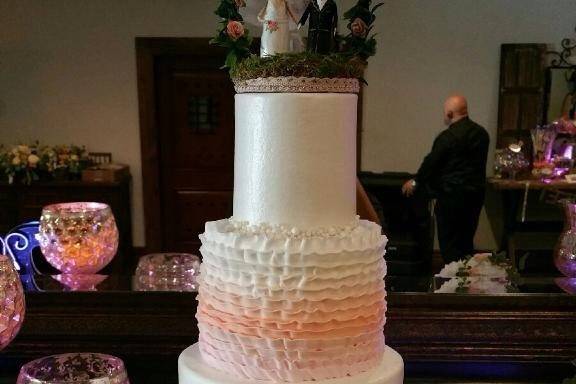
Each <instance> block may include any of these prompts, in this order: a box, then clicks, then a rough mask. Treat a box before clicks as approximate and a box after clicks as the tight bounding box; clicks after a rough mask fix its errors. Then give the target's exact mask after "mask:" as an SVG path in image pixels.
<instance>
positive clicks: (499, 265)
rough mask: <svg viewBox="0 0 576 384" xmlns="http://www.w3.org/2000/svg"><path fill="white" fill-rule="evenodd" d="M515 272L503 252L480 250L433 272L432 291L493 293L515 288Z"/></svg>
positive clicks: (505, 291) (514, 290)
mask: <svg viewBox="0 0 576 384" xmlns="http://www.w3.org/2000/svg"><path fill="white" fill-rule="evenodd" d="M516 279H517V272H516V270H515V269H514V268H513V267H512V266H511V265H510V263H509V262H508V260H507V259H506V257H505V256H504V255H496V254H491V253H481V254H477V255H474V256H472V257H469V258H467V259H464V260H459V261H455V262H452V263H449V264H446V265H445V266H444V268H442V270H441V271H440V272H439V273H438V274H436V275H435V282H439V281H440V282H442V284H441V286H440V288H437V289H435V290H434V292H435V293H479V294H485V293H488V294H497V293H511V292H517V291H518V289H517V287H516Z"/></svg>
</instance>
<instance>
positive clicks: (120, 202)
mask: <svg viewBox="0 0 576 384" xmlns="http://www.w3.org/2000/svg"><path fill="white" fill-rule="evenodd" d="M130 186H131V182H130V178H126V179H124V180H122V181H119V182H114V183H85V182H81V181H53V182H39V183H34V184H32V185H9V184H7V183H5V182H2V183H0V233H6V232H8V231H9V230H10V229H12V228H13V227H15V226H16V225H18V224H21V223H24V222H27V221H32V220H38V219H39V218H40V214H41V212H42V207H44V206H45V205H48V204H54V203H62V202H72V201H96V202H102V203H106V204H108V205H109V206H110V207H111V208H112V212H113V213H114V217H115V218H116V225H117V226H118V231H119V233H120V246H119V252H118V255H117V257H116V258H114V260H113V261H112V263H111V264H110V265H109V266H107V267H106V269H105V270H104V272H105V273H125V272H126V273H127V272H129V271H130V270H131V268H133V266H134V264H135V260H131V259H130V256H131V255H132V254H133V252H132V218H131V208H130Z"/></svg>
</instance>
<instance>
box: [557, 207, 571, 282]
mask: <svg viewBox="0 0 576 384" xmlns="http://www.w3.org/2000/svg"><path fill="white" fill-rule="evenodd" d="M564 212H565V215H566V217H565V219H564V220H565V221H564V231H563V232H562V234H561V235H560V239H559V241H558V244H557V246H556V251H555V252H554V264H555V265H556V268H558V270H559V271H560V272H562V274H563V275H565V276H567V277H576V204H575V203H571V202H565V203H564Z"/></svg>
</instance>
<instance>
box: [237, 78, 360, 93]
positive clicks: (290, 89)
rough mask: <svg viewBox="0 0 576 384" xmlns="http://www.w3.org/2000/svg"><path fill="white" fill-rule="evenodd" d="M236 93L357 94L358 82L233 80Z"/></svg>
mask: <svg viewBox="0 0 576 384" xmlns="http://www.w3.org/2000/svg"><path fill="white" fill-rule="evenodd" d="M234 88H235V89H236V92H238V93H358V92H360V82H359V81H358V79H350V78H348V79H347V78H331V79H326V78H318V77H292V76H288V77H265V78H263V77H259V78H257V79H247V80H235V81H234Z"/></svg>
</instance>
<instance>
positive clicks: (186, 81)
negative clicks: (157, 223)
mask: <svg viewBox="0 0 576 384" xmlns="http://www.w3.org/2000/svg"><path fill="white" fill-rule="evenodd" d="M206 49H207V50H209V49H210V48H209V47H207V48H206ZM217 54H218V58H217V60H216V59H214V58H210V57H209V56H208V57H207V56H205V52H204V55H203V56H202V57H198V56H195V55H177V56H166V57H162V58H159V59H158V60H157V62H156V68H155V71H156V84H157V85H158V87H157V94H156V100H157V106H158V107H157V110H158V115H157V118H158V129H159V135H158V137H159V140H160V143H159V148H160V166H159V170H160V183H161V187H160V193H161V207H162V208H161V209H162V221H163V225H162V232H163V248H164V250H166V251H188V252H196V251H197V249H198V246H199V239H198V235H199V234H200V233H202V232H203V230H204V223H205V222H206V221H211V220H216V219H222V218H226V217H229V216H230V215H231V214H232V190H233V182H234V176H233V170H234V88H233V85H232V82H231V81H230V79H229V76H228V73H227V72H226V71H223V70H221V69H219V66H220V63H221V62H222V61H221V60H222V58H221V57H220V56H219V55H220V51H217Z"/></svg>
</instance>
